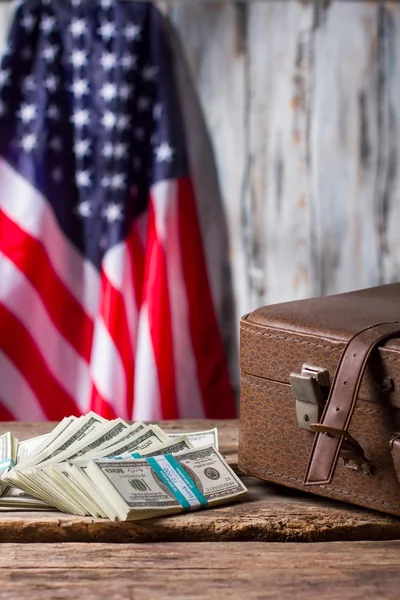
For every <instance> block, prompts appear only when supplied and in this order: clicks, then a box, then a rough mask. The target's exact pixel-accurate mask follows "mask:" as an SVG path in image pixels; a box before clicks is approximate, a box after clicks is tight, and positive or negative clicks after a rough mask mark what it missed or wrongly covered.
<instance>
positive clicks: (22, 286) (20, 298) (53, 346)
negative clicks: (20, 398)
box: [0, 252, 91, 413]
mask: <svg viewBox="0 0 400 600" xmlns="http://www.w3.org/2000/svg"><path fill="white" fill-rule="evenodd" d="M0 274H1V275H0V280H1V286H0V303H1V304H3V305H4V306H5V307H6V308H7V309H8V310H9V311H10V312H11V313H12V314H13V315H14V316H15V317H17V319H18V320H19V321H20V323H22V325H23V326H24V327H25V329H26V330H27V331H28V332H29V333H30V335H31V337H32V338H33V340H34V341H35V344H36V345H37V347H38V348H39V350H40V352H41V353H42V355H43V358H44V360H45V362H46V364H47V367H48V369H49V371H50V372H51V373H52V374H53V375H54V377H55V378H56V379H57V380H58V382H59V383H60V385H61V386H62V387H63V388H64V389H65V390H66V391H67V392H68V393H69V394H70V396H71V398H72V399H73V400H74V401H75V402H76V404H77V406H78V407H79V409H80V410H81V411H82V412H83V413H86V412H87V411H88V409H89V393H90V389H91V382H90V374H89V366H88V364H87V362H86V361H85V360H84V359H83V358H82V357H81V356H80V355H79V354H78V353H77V352H76V351H75V349H74V348H73V347H72V346H71V345H70V344H69V343H68V341H67V340H66V339H65V338H64V337H63V336H62V335H61V334H60V332H59V331H58V329H57V328H56V327H55V326H54V324H53V322H52V321H51V319H50V317H49V315H48V313H47V310H46V308H45V306H44V304H43V301H42V298H41V296H39V294H38V293H37V291H36V290H35V288H34V287H33V286H32V284H31V283H30V282H29V281H28V280H27V279H26V277H25V276H24V275H23V273H22V272H21V271H19V269H17V267H16V266H15V265H14V263H13V262H12V261H11V260H9V259H8V258H7V257H6V256H4V254H3V253H2V252H0ZM49 293H50V294H51V289H49ZM54 401H55V402H56V401H57V399H56V398H55V399H54Z"/></svg>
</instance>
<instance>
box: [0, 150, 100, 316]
mask: <svg viewBox="0 0 400 600" xmlns="http://www.w3.org/2000/svg"><path fill="white" fill-rule="evenodd" d="M0 209H1V210H3V211H4V213H5V214H6V215H7V216H8V217H9V218H10V219H11V220H12V221H14V222H15V223H17V225H18V226H19V227H20V228H21V229H23V230H24V231H25V232H27V233H29V234H30V235H31V236H32V237H34V238H36V239H37V240H39V241H40V242H41V243H42V244H43V246H44V248H45V249H46V252H47V255H48V257H49V260H50V262H51V264H52V266H53V268H54V270H55V272H56V273H57V275H58V276H59V278H60V279H61V281H62V282H63V283H64V285H65V286H66V287H67V288H68V289H69V291H70V292H71V294H73V296H74V297H75V298H76V299H77V300H78V302H79V303H80V304H81V305H82V309H83V310H84V311H86V312H87V314H88V315H89V316H91V317H92V318H94V317H95V316H96V314H97V309H98V302H99V285H100V278H99V274H98V273H97V271H96V269H95V268H94V266H93V265H92V264H91V263H90V262H89V261H87V260H84V259H83V258H82V255H81V254H80V253H79V252H78V250H76V249H75V248H74V246H73V245H72V244H71V243H70V242H69V241H68V240H67V238H66V236H65V235H64V233H63V232H62V230H61V228H60V227H59V225H58V223H57V220H56V218H55V216H54V213H53V211H52V209H51V207H50V205H49V203H48V202H47V201H46V199H45V197H44V196H43V195H42V194H40V193H39V192H38V191H37V190H36V189H35V188H34V187H33V186H32V185H31V184H30V183H29V182H28V181H26V180H25V179H24V178H23V177H22V176H21V175H20V174H19V173H17V172H16V171H15V170H14V169H13V168H12V167H11V166H10V165H9V164H8V163H7V162H6V161H5V160H4V159H3V158H1V157H0Z"/></svg>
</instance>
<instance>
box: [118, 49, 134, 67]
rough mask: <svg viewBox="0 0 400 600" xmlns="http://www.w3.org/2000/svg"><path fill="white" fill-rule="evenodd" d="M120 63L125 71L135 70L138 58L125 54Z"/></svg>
mask: <svg viewBox="0 0 400 600" xmlns="http://www.w3.org/2000/svg"><path fill="white" fill-rule="evenodd" d="M120 63H121V66H122V68H123V69H126V70H128V69H134V68H135V67H136V65H137V56H135V55H134V54H128V53H125V54H123V55H122V57H121V60H120Z"/></svg>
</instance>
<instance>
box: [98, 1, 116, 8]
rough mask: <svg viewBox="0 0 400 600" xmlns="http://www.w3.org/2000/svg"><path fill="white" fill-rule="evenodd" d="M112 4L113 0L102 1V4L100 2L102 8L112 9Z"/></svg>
mask: <svg viewBox="0 0 400 600" xmlns="http://www.w3.org/2000/svg"><path fill="white" fill-rule="evenodd" d="M112 3H113V0H101V2H100V4H101V7H102V8H110V6H111V5H112Z"/></svg>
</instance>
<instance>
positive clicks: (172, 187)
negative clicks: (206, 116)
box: [152, 181, 204, 419]
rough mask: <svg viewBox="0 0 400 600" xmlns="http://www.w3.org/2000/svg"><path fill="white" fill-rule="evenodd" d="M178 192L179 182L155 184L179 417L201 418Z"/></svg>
mask: <svg viewBox="0 0 400 600" xmlns="http://www.w3.org/2000/svg"><path fill="white" fill-rule="evenodd" d="M177 194H178V185H177V183H176V182H169V181H161V182H160V183H157V184H156V185H154V186H153V187H152V199H153V206H154V210H155V213H156V226H157V228H159V227H160V230H159V234H160V237H161V234H162V235H164V233H165V239H163V238H161V239H163V245H164V250H165V257H166V263H167V274H168V292H169V303H170V311H171V329H172V338H173V352H174V366H175V382H176V393H177V401H178V409H179V416H180V417H181V418H186V419H188V418H201V417H202V416H204V406H203V402H202V396H201V391H200V387H199V382H198V375H197V363H196V357H195V355H194V352H193V346H192V340H191V335H190V324H189V307H188V298H187V295H186V286H185V281H184V277H183V273H182V261H181V248H180V240H179V229H178V226H179V221H178V218H179V215H178V197H177ZM199 318H201V316H200V315H199Z"/></svg>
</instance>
